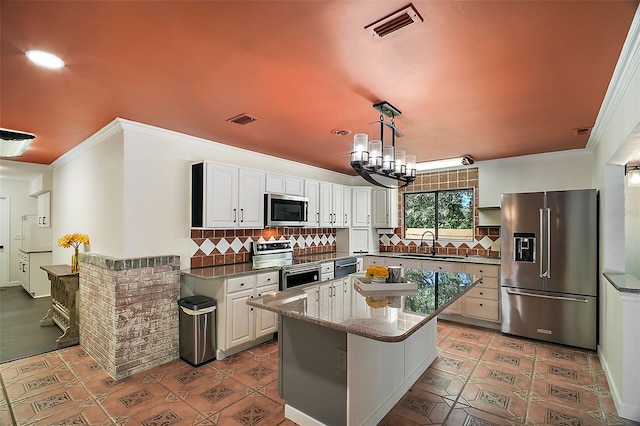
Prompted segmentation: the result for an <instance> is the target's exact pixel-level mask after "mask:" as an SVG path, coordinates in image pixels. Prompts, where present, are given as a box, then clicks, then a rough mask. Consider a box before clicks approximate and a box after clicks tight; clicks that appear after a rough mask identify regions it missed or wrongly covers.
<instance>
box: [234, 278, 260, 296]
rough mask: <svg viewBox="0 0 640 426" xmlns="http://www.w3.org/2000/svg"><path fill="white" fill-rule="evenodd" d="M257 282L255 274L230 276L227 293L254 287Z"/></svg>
mask: <svg viewBox="0 0 640 426" xmlns="http://www.w3.org/2000/svg"><path fill="white" fill-rule="evenodd" d="M255 283H256V276H255V275H246V276H244V277H237V278H229V279H228V280H227V293H233V292H234V291H240V290H247V289H252V288H253V287H254V286H255Z"/></svg>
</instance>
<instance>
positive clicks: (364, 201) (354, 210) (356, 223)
mask: <svg viewBox="0 0 640 426" xmlns="http://www.w3.org/2000/svg"><path fill="white" fill-rule="evenodd" d="M351 200H352V203H351V226H353V227H354V228H355V227H363V228H364V227H370V226H371V187H368V186H364V187H357V186H356V187H353V188H351Z"/></svg>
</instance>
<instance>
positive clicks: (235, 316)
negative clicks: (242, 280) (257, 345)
mask: <svg viewBox="0 0 640 426" xmlns="http://www.w3.org/2000/svg"><path fill="white" fill-rule="evenodd" d="M253 291H254V290H253V289H249V290H243V291H239V292H236V293H231V294H228V295H227V297H226V305H227V306H226V307H227V348H231V347H233V346H237V345H239V344H241V343H245V342H250V341H251V340H253V335H254V331H253V327H254V319H253V312H252V310H251V307H250V306H249V305H247V300H249V298H251V297H253Z"/></svg>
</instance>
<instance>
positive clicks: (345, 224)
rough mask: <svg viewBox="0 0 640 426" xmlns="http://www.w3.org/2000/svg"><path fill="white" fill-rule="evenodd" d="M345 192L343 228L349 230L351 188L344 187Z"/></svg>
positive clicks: (343, 196)
mask: <svg viewBox="0 0 640 426" xmlns="http://www.w3.org/2000/svg"><path fill="white" fill-rule="evenodd" d="M342 188H343V191H344V193H343V194H342V200H343V201H342V208H343V212H342V217H343V220H342V227H343V228H348V227H349V226H351V194H352V191H351V187H349V186H343V187H342Z"/></svg>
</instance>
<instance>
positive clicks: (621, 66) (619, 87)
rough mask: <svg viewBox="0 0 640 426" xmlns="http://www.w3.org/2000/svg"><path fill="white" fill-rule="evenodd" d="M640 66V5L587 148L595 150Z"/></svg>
mask: <svg viewBox="0 0 640 426" xmlns="http://www.w3.org/2000/svg"><path fill="white" fill-rule="evenodd" d="M639 66H640V6H638V8H637V9H636V14H635V16H634V18H633V22H632V23H631V27H630V28H629V33H628V34H627V38H626V39H625V42H624V45H623V46H622V52H621V53H620V58H619V59H618V63H617V64H616V67H615V69H614V71H613V76H612V77H611V82H610V83H609V87H608V89H607V93H606V94H605V96H604V101H603V102H602V106H601V107H600V111H599V112H598V117H597V118H596V123H595V125H594V126H593V130H592V132H591V135H590V136H589V140H588V141H587V146H586V149H587V150H589V151H593V150H594V149H595V148H596V147H597V146H598V144H599V143H600V141H601V140H602V137H603V135H604V133H605V131H606V130H607V127H609V123H610V122H611V119H612V117H613V115H614V114H615V112H616V109H617V108H618V105H619V104H620V101H621V100H622V98H623V97H624V95H625V93H626V91H627V88H628V87H629V83H630V82H631V80H632V79H633V77H634V76H635V75H636V73H637V71H638V67H639Z"/></svg>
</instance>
